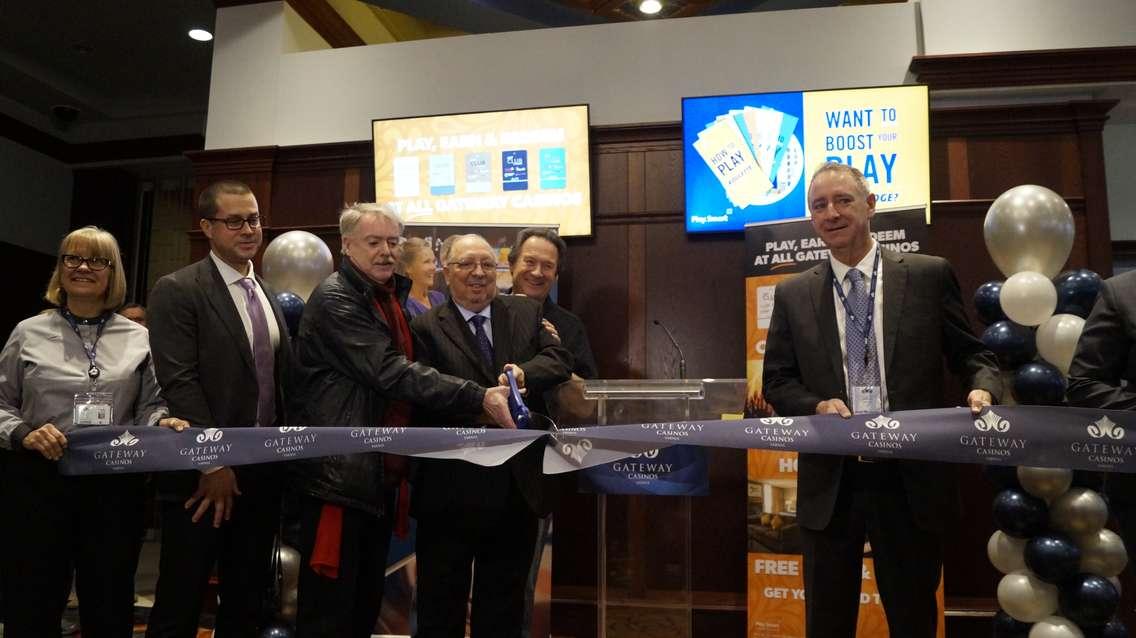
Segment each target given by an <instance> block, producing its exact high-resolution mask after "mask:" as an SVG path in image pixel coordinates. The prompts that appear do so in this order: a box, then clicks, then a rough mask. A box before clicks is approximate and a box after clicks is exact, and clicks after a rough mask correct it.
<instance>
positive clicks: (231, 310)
mask: <svg viewBox="0 0 1136 638" xmlns="http://www.w3.org/2000/svg"><path fill="white" fill-rule="evenodd" d="M199 263H200V264H201V266H200V268H198V271H197V282H198V284H199V285H200V286H201V289H202V290H204V291H205V298H206V299H208V300H209V305H210V306H212V307H213V312H215V313H217V318H218V319H220V321H221V324H222V325H223V326H225V329H226V330H228V331H229V335H230V336H232V337H233V341H234V342H236V344H237V350H238V351H239V352H240V353H241V357H242V358H243V359H244V361H245V365H247V366H248V367H249V370H251V371H253V372H255V371H256V366H255V365H254V364H253V361H252V346H250V345H249V340H248V334H246V333H245V326H244V324H242V323H241V316H240V315H239V314H237V307H236V306H235V305H233V296H232V295H231V294H229V289H228V287H226V286H225V280H224V279H222V278H221V273H220V272H218V271H217V267H216V266H215V265H213V259H212V258H211V257H208V256H206V257H205V259H203V260H202V261H200V262H199Z"/></svg>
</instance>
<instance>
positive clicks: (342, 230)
mask: <svg viewBox="0 0 1136 638" xmlns="http://www.w3.org/2000/svg"><path fill="white" fill-rule="evenodd" d="M367 215H373V216H375V217H379V218H382V219H386V220H387V221H389V222H391V223H393V224H394V225H395V226H398V234H399V235H400V236H401V235H402V231H403V228H405V226H404V224H403V223H402V217H399V214H398V213H397V212H395V210H394V207H392V206H391V205H390V204H376V203H374V202H355V203H354V204H351V205H350V206H347V207H346V208H344V209H343V210H342V211H340V212H339V236H340V237H346V236H348V235H351V234H352V233H354V232H355V227H356V226H358V225H359V222H360V221H362V219H363V217H365V216H367Z"/></svg>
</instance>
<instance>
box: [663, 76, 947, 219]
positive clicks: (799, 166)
mask: <svg viewBox="0 0 1136 638" xmlns="http://www.w3.org/2000/svg"><path fill="white" fill-rule="evenodd" d="M927 121H928V118H927V87H925V86H900V87H883V88H873V89H841V90H831V91H806V92H791V93H758V94H751V95H725V96H709V97H695V98H685V99H683V102H682V126H683V165H684V172H685V177H686V184H685V185H686V229H687V231H689V232H717V231H724V230H741V229H742V228H744V227H745V225H746V224H751V223H761V222H769V221H780V220H787V219H802V218H806V217H808V208H807V207H806V205H805V197H806V192H805V191H806V190H807V188H808V184H807V183H806V182H807V181H808V179H809V176H810V175H811V173H812V171H814V170H815V169H816V168H817V167H818V166H820V165H821V164H822V163H823V162H826V161H834V162H840V163H842V164H849V165H852V166H855V167H856V168H858V169H860V170H861V171H862V172H863V173H864V177H865V178H866V179H867V180H868V183H869V186H870V187H871V190H872V192H873V193H874V194H875V195H876V197H877V202H878V203H877V210H880V211H886V210H888V209H908V208H912V207H927V206H929V202H930V169H929V165H930V139H929V134H928V126H927Z"/></svg>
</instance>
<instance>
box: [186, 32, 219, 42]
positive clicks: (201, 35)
mask: <svg viewBox="0 0 1136 638" xmlns="http://www.w3.org/2000/svg"><path fill="white" fill-rule="evenodd" d="M189 37H191V38H193V39H194V40H197V41H198V42H208V41H210V40H212V39H213V34H212V33H209V32H208V31H206V30H205V29H190V30H189Z"/></svg>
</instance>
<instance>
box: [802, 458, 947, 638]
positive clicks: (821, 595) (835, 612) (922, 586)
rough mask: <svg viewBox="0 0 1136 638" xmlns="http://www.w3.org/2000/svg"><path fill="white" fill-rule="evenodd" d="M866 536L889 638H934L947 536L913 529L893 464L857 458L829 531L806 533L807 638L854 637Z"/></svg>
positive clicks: (849, 465) (848, 467) (849, 463)
mask: <svg viewBox="0 0 1136 638" xmlns="http://www.w3.org/2000/svg"><path fill="white" fill-rule="evenodd" d="M865 537H866V538H867V539H868V540H869V541H870V542H871V544H872V559H873V563H874V565H875V573H873V574H871V577H872V578H874V579H875V580H876V584H877V585H878V587H879V592H880V597H881V599H882V602H883V605H884V613H885V614H886V615H887V621H888V631H889V633H890V635H892V636H903V637H904V638H934V636H935V629H936V626H937V623H938V603H937V601H936V600H935V592H936V590H937V589H938V587H939V578H940V572H941V570H942V565H943V558H942V556H943V549H942V536H941V535H940V534H939V533H937V532H934V531H929V530H925V529H921V528H919V527H918V526H916V525H915V523H914V522H913V519H912V515H911V508H910V507H909V506H908V503H907V495H906V494H905V493H904V490H903V485H902V479H901V478H900V476H899V472H898V470H897V468H896V467H895V466H894V465H892V464H891V463H888V462H879V463H859V462H857V461H856V459H854V458H851V459H846V460H845V465H844V475H843V477H842V478H841V486H840V494H839V496H838V497H837V502H836V509H835V511H834V513H833V515H832V520H831V521H830V522H829V524H828V527H826V528H824V529H823V530H811V529H805V528H801V540H802V545H803V550H804V551H803V553H804V562H805V633H806V635H807V636H808V638H848V637H849V636H855V635H856V617H857V614H858V613H859V610H860V585H861V580H862V569H861V564H862V560H863V555H864V539H865Z"/></svg>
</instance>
